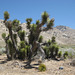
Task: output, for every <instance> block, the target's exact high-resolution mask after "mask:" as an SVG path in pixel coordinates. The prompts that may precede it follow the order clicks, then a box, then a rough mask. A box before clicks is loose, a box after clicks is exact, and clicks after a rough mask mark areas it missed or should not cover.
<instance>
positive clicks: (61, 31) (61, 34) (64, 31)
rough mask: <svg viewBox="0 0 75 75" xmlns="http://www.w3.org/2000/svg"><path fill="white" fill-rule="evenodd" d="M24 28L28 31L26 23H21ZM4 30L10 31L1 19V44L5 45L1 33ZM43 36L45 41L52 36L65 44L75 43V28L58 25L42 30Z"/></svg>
mask: <svg viewBox="0 0 75 75" xmlns="http://www.w3.org/2000/svg"><path fill="white" fill-rule="evenodd" d="M21 26H22V28H23V30H25V31H26V32H28V30H27V29H26V23H22V24H21ZM3 32H6V33H8V31H7V29H6V27H5V25H4V23H3V20H0V46H4V45H5V43H4V40H3V39H2V37H1V34H2V33H3ZM40 35H42V36H43V41H47V40H48V39H51V37H52V36H55V37H56V42H57V43H58V44H63V45H75V29H72V28H69V27H67V26H62V25H60V26H56V27H54V28H53V29H52V30H48V31H44V32H41V34H40Z"/></svg>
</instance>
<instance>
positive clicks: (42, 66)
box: [38, 64, 46, 72]
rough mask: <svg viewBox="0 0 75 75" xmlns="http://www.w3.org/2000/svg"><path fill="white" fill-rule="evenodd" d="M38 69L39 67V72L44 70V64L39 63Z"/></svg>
mask: <svg viewBox="0 0 75 75" xmlns="http://www.w3.org/2000/svg"><path fill="white" fill-rule="evenodd" d="M38 69H39V71H41V72H42V71H46V65H44V64H40V65H39V68H38Z"/></svg>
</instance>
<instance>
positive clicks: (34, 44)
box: [26, 11, 54, 65]
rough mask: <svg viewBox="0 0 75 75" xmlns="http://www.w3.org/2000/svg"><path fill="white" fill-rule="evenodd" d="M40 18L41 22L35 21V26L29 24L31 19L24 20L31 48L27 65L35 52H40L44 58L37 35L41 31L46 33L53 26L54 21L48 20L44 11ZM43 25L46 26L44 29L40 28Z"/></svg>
mask: <svg viewBox="0 0 75 75" xmlns="http://www.w3.org/2000/svg"><path fill="white" fill-rule="evenodd" d="M41 18H42V20H41V22H40V21H39V20H37V21H36V24H31V22H32V19H31V18H27V19H26V22H27V28H28V29H29V32H30V34H29V45H30V46H31V49H30V57H29V65H30V63H31V57H32V55H33V54H35V53H34V52H36V51H37V50H40V51H41V52H42V54H43V58H45V53H44V50H43V49H42V47H41V44H40V42H38V39H39V35H40V33H41V32H42V31H47V30H49V29H52V27H53V25H54V19H53V18H52V19H51V20H50V19H49V15H48V13H47V12H46V11H45V12H44V13H42V16H41ZM45 24H46V27H45V28H42V27H43V26H44V25H45Z"/></svg>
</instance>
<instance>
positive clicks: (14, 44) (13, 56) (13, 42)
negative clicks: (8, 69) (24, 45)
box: [9, 28, 18, 58]
mask: <svg viewBox="0 0 75 75" xmlns="http://www.w3.org/2000/svg"><path fill="white" fill-rule="evenodd" d="M9 34H10V38H11V41H12V44H13V47H14V49H15V51H16V53H15V55H12V58H16V54H17V53H18V48H17V45H16V42H15V40H14V37H13V33H12V29H11V28H10V29H9Z"/></svg>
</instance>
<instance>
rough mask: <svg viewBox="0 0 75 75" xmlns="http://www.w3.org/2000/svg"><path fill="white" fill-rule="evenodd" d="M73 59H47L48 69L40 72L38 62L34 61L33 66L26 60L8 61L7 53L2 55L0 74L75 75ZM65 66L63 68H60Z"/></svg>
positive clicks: (45, 62) (0, 58) (0, 57)
mask: <svg viewBox="0 0 75 75" xmlns="http://www.w3.org/2000/svg"><path fill="white" fill-rule="evenodd" d="M71 61H72V59H67V60H65V61H64V60H63V61H55V60H45V61H44V62H43V63H44V64H45V65H46V67H47V70H46V71H45V72H40V71H39V70H38V66H39V65H38V62H37V61H33V62H32V63H31V67H27V66H26V61H19V60H12V61H8V60H7V57H6V55H0V75H75V66H71V65H70V62H71ZM59 67H63V69H59Z"/></svg>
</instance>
